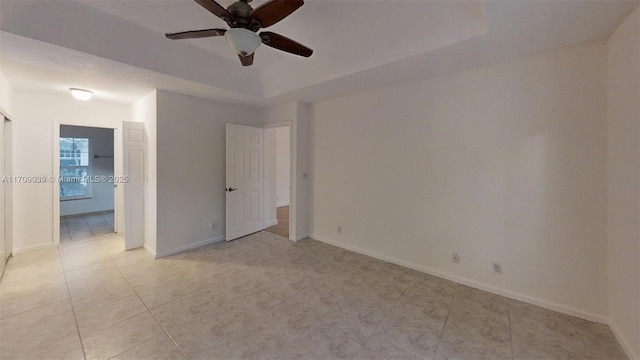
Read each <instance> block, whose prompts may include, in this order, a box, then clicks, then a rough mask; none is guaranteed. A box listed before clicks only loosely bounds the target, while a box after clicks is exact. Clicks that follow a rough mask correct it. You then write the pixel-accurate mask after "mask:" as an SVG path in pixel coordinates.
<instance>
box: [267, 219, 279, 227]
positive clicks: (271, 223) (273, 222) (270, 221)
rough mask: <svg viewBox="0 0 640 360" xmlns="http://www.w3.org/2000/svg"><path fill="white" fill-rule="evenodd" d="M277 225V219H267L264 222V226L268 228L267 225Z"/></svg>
mask: <svg viewBox="0 0 640 360" xmlns="http://www.w3.org/2000/svg"><path fill="white" fill-rule="evenodd" d="M273 225H278V219H273V220H267V221H265V223H264V227H265V228H268V227H269V226H273Z"/></svg>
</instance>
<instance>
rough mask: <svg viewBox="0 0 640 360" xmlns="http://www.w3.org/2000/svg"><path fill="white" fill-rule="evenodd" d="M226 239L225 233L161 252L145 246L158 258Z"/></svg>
mask: <svg viewBox="0 0 640 360" xmlns="http://www.w3.org/2000/svg"><path fill="white" fill-rule="evenodd" d="M224 239H225V235H224V234H223V235H218V236H216V237H214V238H211V239H206V240H202V241H198V242H194V243H191V244H187V245H184V246H180V247H177V248H175V249H171V250H168V251H163V252H161V253H156V252H153V251H152V250H151V249H149V248H147V245H146V244H145V246H144V248H145V250H147V252H148V253H150V254H151V255H153V257H154V258H156V259H158V258H162V257H165V256H169V255H173V254H177V253H179V252H183V251H185V250H191V249H195V248H198V247H201V246H205V245H209V244H213V243H217V242H220V241H223V240H224Z"/></svg>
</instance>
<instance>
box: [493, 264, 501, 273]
mask: <svg viewBox="0 0 640 360" xmlns="http://www.w3.org/2000/svg"><path fill="white" fill-rule="evenodd" d="M493 272H494V273H496V274H502V264H500V263H498V262H494V263H493Z"/></svg>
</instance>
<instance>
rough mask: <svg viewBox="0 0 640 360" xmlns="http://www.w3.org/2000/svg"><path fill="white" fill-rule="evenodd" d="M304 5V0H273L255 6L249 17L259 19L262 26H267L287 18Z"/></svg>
mask: <svg viewBox="0 0 640 360" xmlns="http://www.w3.org/2000/svg"><path fill="white" fill-rule="evenodd" d="M302 5H304V1H303V0H271V1H268V2H266V3H264V4H262V5H260V6H258V7H257V8H255V9H254V10H253V11H252V12H251V14H250V15H249V18H250V19H251V20H254V19H255V20H258V21H259V22H260V26H261V27H263V28H266V27H269V26H271V25H273V24H275V23H277V22H278V21H280V20H282V19H284V18H286V17H287V16H289V14H291V13H292V12H294V11H296V10H297V9H298V8H299V7H300V6H302Z"/></svg>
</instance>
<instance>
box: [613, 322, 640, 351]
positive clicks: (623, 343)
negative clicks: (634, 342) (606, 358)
mask: <svg viewBox="0 0 640 360" xmlns="http://www.w3.org/2000/svg"><path fill="white" fill-rule="evenodd" d="M609 328H610V329H611V332H613V335H614V336H615V337H616V340H618V342H619V343H620V346H622V350H624V352H625V353H626V354H627V356H628V357H629V359H631V360H640V354H635V353H634V352H633V349H632V348H631V345H629V342H627V340H626V339H625V337H624V336H623V335H622V333H621V332H620V330H618V326H617V325H616V323H615V321H613V319H612V318H609Z"/></svg>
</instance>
